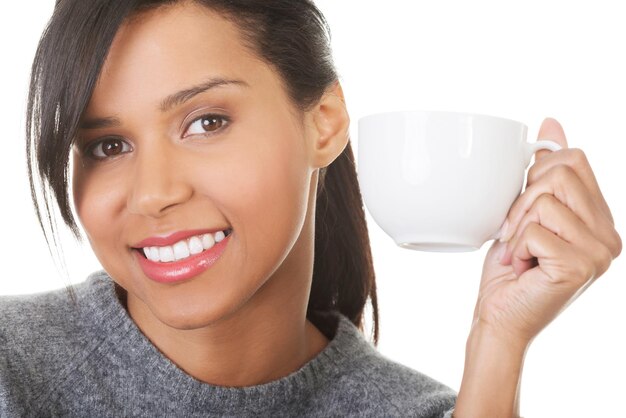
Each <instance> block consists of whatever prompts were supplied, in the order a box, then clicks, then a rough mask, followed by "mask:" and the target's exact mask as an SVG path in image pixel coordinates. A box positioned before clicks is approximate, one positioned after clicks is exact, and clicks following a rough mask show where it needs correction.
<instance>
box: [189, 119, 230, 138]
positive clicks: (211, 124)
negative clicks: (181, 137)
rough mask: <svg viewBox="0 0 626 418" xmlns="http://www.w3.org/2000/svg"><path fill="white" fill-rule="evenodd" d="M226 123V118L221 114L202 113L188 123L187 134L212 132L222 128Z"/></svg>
mask: <svg viewBox="0 0 626 418" xmlns="http://www.w3.org/2000/svg"><path fill="white" fill-rule="evenodd" d="M227 123H228V119H227V118H226V117H225V116H221V115H203V116H201V117H199V118H198V119H196V120H194V121H193V122H191V123H190V124H189V127H188V128H187V132H185V136H187V135H203V134H212V133H214V132H216V131H219V130H220V129H222V128H223V127H224V126H225V125H226V124H227Z"/></svg>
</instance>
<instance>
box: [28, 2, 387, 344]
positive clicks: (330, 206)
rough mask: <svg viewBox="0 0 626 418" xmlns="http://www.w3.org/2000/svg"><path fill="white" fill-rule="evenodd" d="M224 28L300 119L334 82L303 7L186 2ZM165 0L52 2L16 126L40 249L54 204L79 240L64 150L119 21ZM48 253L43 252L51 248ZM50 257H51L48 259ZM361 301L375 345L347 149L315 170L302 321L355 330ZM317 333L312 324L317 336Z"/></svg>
mask: <svg viewBox="0 0 626 418" xmlns="http://www.w3.org/2000/svg"><path fill="white" fill-rule="evenodd" d="M195 1H196V2H197V3H199V4H202V5H204V6H206V7H208V8H210V9H212V10H214V11H216V12H218V13H220V14H221V15H222V16H224V17H225V18H226V19H228V20H230V21H231V22H233V23H234V24H235V25H236V26H237V27H238V28H239V30H240V32H241V34H242V36H243V39H244V42H245V43H246V44H247V45H246V46H248V47H249V48H250V49H251V50H252V51H254V52H255V53H256V54H257V55H258V56H260V57H262V58H263V59H264V60H265V62H267V63H268V64H269V65H271V66H273V68H275V69H276V70H277V72H278V74H279V75H280V76H281V80H282V82H283V85H284V87H285V90H286V92H287V93H288V96H289V98H290V100H291V101H292V103H293V105H294V106H295V107H296V108H297V109H298V110H300V111H301V112H305V111H307V110H309V109H311V108H312V107H313V106H314V105H315V104H316V103H317V102H318V101H319V100H320V98H321V97H322V95H323V94H324V92H325V91H326V90H327V89H328V88H329V87H331V86H332V85H333V84H334V83H335V82H336V81H337V79H338V76H337V73H336V70H335V67H334V63H333V60H332V54H331V48H330V29H329V27H328V24H327V22H326V20H325V18H324V16H323V15H322V13H321V12H320V11H319V10H318V8H317V7H316V6H315V5H314V3H313V2H312V1H310V0H195ZM175 2H176V1H175V0H160V1H159V0H58V1H57V4H56V7H55V10H54V14H53V16H52V18H51V19H50V22H49V23H48V26H47V27H46V29H45V31H44V33H43V35H42V38H41V41H40V43H39V48H38V49H37V53H36V56H35V60H34V62H33V67H32V75H31V83H30V94H29V98H28V113H27V124H26V135H27V158H28V169H29V178H30V187H31V195H32V199H33V203H34V205H35V210H36V213H37V217H38V220H39V224H40V226H41V228H42V230H43V233H44V236H45V238H46V242H47V243H48V246H49V248H52V247H51V245H52V246H53V247H54V248H56V249H57V251H58V248H59V242H58V241H59V240H58V230H57V228H56V224H55V219H54V211H53V209H54V203H55V202H56V205H57V207H58V210H59V212H60V214H61V217H62V219H63V221H64V223H65V224H66V225H67V226H68V227H69V228H70V230H71V232H72V233H73V235H74V236H75V237H76V238H77V239H78V240H80V239H81V237H80V232H79V228H78V225H77V224H76V221H75V219H74V215H73V213H72V210H71V206H70V202H69V190H68V171H69V152H70V148H71V146H72V144H73V141H74V138H75V135H76V132H77V129H78V126H79V123H80V120H81V117H82V114H83V112H84V109H85V108H86V106H87V104H88V103H89V100H90V98H91V95H92V92H93V89H94V86H95V84H96V81H97V80H98V77H99V74H100V71H101V68H102V65H103V63H104V61H105V59H106V56H107V54H108V51H109V48H110V46H111V43H112V41H113V38H114V37H115V34H116V33H117V31H118V30H119V28H120V26H121V25H122V24H123V23H124V21H126V20H127V19H129V18H131V17H133V16H136V15H137V14H138V13H141V12H142V11H145V10H148V9H154V8H157V7H163V6H166V5H169V4H173V3H175ZM51 251H52V250H51ZM57 254H58V253H57ZM368 300H369V302H370V303H371V308H372V316H373V338H374V343H375V344H376V343H377V342H378V304H377V297H376V283H375V275H374V268H373V264H372V256H371V249H370V242H369V236H368V231H367V224H366V221H365V212H364V209H363V202H362V198H361V192H360V190H359V185H358V182H357V175H356V169H355V164H354V155H353V152H352V147H351V145H350V144H348V145H347V147H346V148H345V149H344V151H343V152H342V154H341V155H340V156H339V157H338V158H337V159H336V160H335V161H334V162H333V163H332V164H331V165H329V166H328V167H325V168H323V169H321V170H320V176H319V183H318V190H317V209H316V214H315V261H314V267H313V282H312V286H311V295H310V298H309V304H308V308H307V317H308V318H309V319H311V320H312V321H313V322H314V323H316V325H318V326H319V325H320V323H323V322H324V321H323V317H324V313H328V312H330V311H333V310H338V311H340V312H341V313H343V314H344V315H346V316H347V317H348V318H349V319H350V320H351V321H352V322H353V323H354V324H355V325H357V326H358V327H359V328H360V329H363V321H364V316H363V311H364V309H365V306H366V303H367V302H368ZM323 327H324V326H323V325H322V328H323Z"/></svg>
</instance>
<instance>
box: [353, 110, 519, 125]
mask: <svg viewBox="0 0 626 418" xmlns="http://www.w3.org/2000/svg"><path fill="white" fill-rule="evenodd" d="M425 113H434V114H439V115H443V114H449V115H456V116H462V117H479V118H489V119H499V120H502V121H505V122H508V123H515V124H518V125H522V126H524V127H526V128H528V126H527V125H526V124H525V123H524V122H520V121H518V120H515V119H511V118H505V117H502V116H494V115H487V114H485V113H474V112H459V111H448V110H428V109H405V110H389V111H384V112H376V113H368V114H366V115H364V116H361V117H359V118H358V122H359V123H360V122H361V121H363V120H369V119H376V118H379V117H381V116H386V115H392V114H396V115H399V114H403V115H404V114H425Z"/></svg>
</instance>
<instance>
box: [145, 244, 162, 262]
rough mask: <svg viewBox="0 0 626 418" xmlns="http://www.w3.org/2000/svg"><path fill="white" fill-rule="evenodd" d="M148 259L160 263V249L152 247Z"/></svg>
mask: <svg viewBox="0 0 626 418" xmlns="http://www.w3.org/2000/svg"><path fill="white" fill-rule="evenodd" d="M148 258H149V259H150V260H152V261H159V260H160V258H159V248H158V247H150V255H149V256H148Z"/></svg>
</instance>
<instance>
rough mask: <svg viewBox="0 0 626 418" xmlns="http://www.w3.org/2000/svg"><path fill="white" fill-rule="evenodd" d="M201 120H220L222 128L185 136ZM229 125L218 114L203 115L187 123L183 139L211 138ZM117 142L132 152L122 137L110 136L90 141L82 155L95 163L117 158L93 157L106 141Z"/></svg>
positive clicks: (226, 118)
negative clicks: (196, 136)
mask: <svg viewBox="0 0 626 418" xmlns="http://www.w3.org/2000/svg"><path fill="white" fill-rule="evenodd" d="M203 119H217V120H220V121H221V122H222V126H220V127H219V128H218V129H217V130H215V131H213V132H204V133H197V134H187V132H188V131H189V129H190V128H191V126H192V125H193V124H195V123H197V122H200V121H202V120H203ZM229 124H230V118H229V117H227V116H225V115H220V114H215V113H207V114H204V115H201V116H199V117H197V118H195V119H193V120H192V121H191V122H189V123H188V124H187V126H186V127H185V134H183V138H187V137H190V136H194V135H200V136H202V137H205V138H206V137H209V136H213V135H216V134H217V133H218V132H220V131H222V130H224V129H226V128H227V127H228V125H229ZM111 140H113V141H119V142H121V143H122V149H124V148H125V147H128V148H130V151H132V147H131V146H130V144H128V142H127V141H126V140H125V139H124V138H122V137H117V136H111V137H105V138H101V139H98V140H96V141H92V142H91V143H89V144H87V146H85V147H84V149H83V155H86V156H87V157H88V158H90V159H92V160H95V161H104V160H109V159H112V158H115V157H117V155H116V156H104V157H100V156H95V155H94V151H96V150H97V149H98V147H100V146H102V145H103V144H104V143H106V142H107V141H111ZM127 152H129V151H128V150H126V151H124V150H122V152H121V154H125V153H127Z"/></svg>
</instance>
